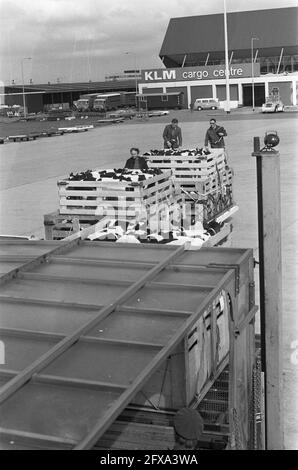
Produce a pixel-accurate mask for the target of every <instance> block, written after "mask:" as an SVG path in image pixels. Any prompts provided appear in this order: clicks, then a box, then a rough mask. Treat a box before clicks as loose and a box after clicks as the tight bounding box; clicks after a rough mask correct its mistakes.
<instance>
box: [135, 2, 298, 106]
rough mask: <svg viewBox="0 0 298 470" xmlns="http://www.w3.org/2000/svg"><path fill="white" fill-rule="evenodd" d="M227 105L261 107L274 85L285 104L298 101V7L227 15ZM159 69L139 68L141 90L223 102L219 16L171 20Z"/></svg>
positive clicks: (221, 24)
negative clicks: (228, 92)
mask: <svg viewBox="0 0 298 470" xmlns="http://www.w3.org/2000/svg"><path fill="white" fill-rule="evenodd" d="M227 25H228V57H229V83H230V100H231V102H230V105H231V107H237V106H251V105H252V82H253V84H254V92H255V105H256V106H261V105H262V104H263V103H264V102H265V97H267V96H268V95H269V93H270V92H271V90H272V89H273V88H276V87H277V88H278V89H279V93H280V98H281V100H282V102H283V103H284V105H288V106H289V105H298V102H297V90H298V87H297V81H298V34H297V31H298V27H297V25H298V8H296V7H289V8H276V9H271V10H258V11H244V12H234V13H228V14H227ZM159 56H160V59H161V61H162V62H163V68H160V69H148V70H143V71H142V79H141V81H140V83H139V92H140V93H141V94H148V93H170V92H183V94H184V107H185V108H187V107H189V105H190V104H191V103H193V102H194V101H195V100H196V99H198V98H213V99H216V100H218V101H219V103H220V106H221V107H224V106H225V100H226V78H225V49H224V18H223V14H214V15H204V16H192V17H184V18H173V19H171V20H170V22H169V25H168V28H167V31H166V35H165V38H164V41H163V44H162V47H161V51H160V54H159Z"/></svg>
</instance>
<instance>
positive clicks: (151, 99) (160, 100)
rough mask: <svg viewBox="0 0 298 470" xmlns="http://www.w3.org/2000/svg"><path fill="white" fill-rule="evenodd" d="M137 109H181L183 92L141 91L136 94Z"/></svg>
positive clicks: (182, 106)
mask: <svg viewBox="0 0 298 470" xmlns="http://www.w3.org/2000/svg"><path fill="white" fill-rule="evenodd" d="M137 100H138V109H140V110H142V111H146V112H147V111H152V110H161V109H183V108H184V107H185V106H184V92H183V91H181V92H180V91H179V92H169V93H142V94H139V95H137Z"/></svg>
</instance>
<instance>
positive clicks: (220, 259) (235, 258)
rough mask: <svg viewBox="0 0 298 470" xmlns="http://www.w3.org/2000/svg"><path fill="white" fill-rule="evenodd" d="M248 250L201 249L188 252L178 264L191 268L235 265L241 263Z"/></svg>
mask: <svg viewBox="0 0 298 470" xmlns="http://www.w3.org/2000/svg"><path fill="white" fill-rule="evenodd" d="M245 251H246V250H242V249H237V248H233V249H232V250H231V249H230V248H217V247H212V248H201V250H199V251H196V252H193V251H186V252H185V253H184V255H183V256H181V257H180V258H179V260H178V261H177V263H176V264H185V265H189V266H193V265H195V266H198V265H200V264H201V265H206V266H208V265H212V264H215V265H217V264H218V265H221V264H222V265H233V264H237V263H239V260H240V259H241V258H242V255H243V253H244V252H245Z"/></svg>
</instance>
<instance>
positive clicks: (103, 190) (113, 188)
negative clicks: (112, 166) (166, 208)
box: [58, 171, 180, 217]
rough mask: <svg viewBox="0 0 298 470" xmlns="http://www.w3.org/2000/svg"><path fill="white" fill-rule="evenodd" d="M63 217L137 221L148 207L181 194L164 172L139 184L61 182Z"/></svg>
mask: <svg viewBox="0 0 298 470" xmlns="http://www.w3.org/2000/svg"><path fill="white" fill-rule="evenodd" d="M58 188H59V189H58V193H59V198H60V214H79V215H97V216H100V215H106V216H111V217H125V216H127V217H135V216H139V214H140V212H141V211H144V210H147V208H148V207H149V206H153V205H157V204H160V203H162V202H165V201H168V200H169V201H172V200H173V199H174V197H175V196H176V195H177V194H179V192H180V191H179V188H177V187H175V185H174V184H173V180H172V179H171V172H170V171H165V172H163V173H162V174H160V175H156V176H153V177H152V178H149V179H147V180H145V181H141V182H138V183H128V182H120V181H115V180H112V179H111V181H70V180H60V181H58Z"/></svg>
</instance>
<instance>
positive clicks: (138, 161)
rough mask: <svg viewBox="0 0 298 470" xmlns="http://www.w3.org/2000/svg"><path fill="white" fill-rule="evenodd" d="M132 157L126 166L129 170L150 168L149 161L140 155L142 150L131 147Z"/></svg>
mask: <svg viewBox="0 0 298 470" xmlns="http://www.w3.org/2000/svg"><path fill="white" fill-rule="evenodd" d="M130 155H131V157H130V158H129V159H128V160H127V162H126V163H125V167H124V168H127V169H129V170H143V171H146V170H148V165H147V161H146V159H145V158H144V157H142V156H141V155H140V150H139V149H138V148H136V147H132V148H131V149H130Z"/></svg>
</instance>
